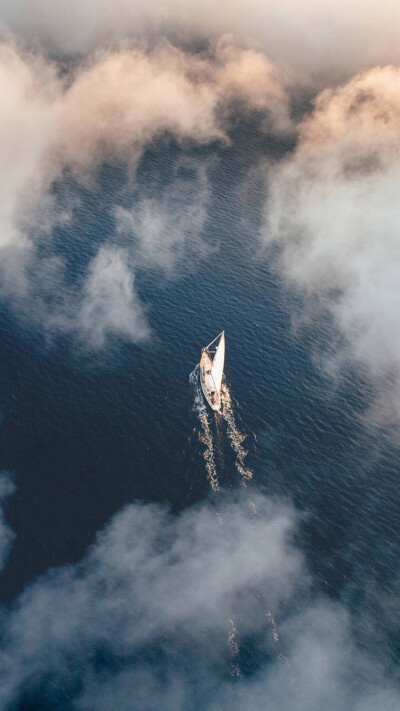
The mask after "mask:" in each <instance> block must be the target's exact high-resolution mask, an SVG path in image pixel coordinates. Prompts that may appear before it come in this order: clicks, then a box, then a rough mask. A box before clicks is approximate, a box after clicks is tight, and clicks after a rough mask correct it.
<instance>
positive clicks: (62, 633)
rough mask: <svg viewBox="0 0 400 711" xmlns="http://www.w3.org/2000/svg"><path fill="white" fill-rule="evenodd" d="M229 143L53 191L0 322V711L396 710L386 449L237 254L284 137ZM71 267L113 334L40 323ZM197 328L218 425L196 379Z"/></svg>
mask: <svg viewBox="0 0 400 711" xmlns="http://www.w3.org/2000/svg"><path fill="white" fill-rule="evenodd" d="M305 109H306V103H304V99H303V103H302V104H299V105H296V104H295V105H294V107H293V109H292V111H293V113H294V114H295V113H296V112H297V114H300V115H301V113H302V112H303V111H304V110H305ZM229 135H230V139H231V140H230V142H221V141H218V140H216V141H214V142H211V143H209V144H208V145H203V146H200V147H199V146H196V145H193V144H190V143H189V144H187V143H183V144H182V143H179V142H177V141H175V140H174V139H173V138H172V137H171V136H168V135H162V136H161V137H158V138H157V140H154V141H153V142H152V144H151V145H149V146H147V147H146V149H145V151H144V153H143V155H142V156H141V158H140V159H139V161H138V163H137V165H136V166H135V168H134V169H133V168H129V166H127V165H126V163H125V162H124V160H122V159H118V160H117V159H115V157H114V158H112V157H108V159H107V160H105V161H104V162H103V163H102V164H101V165H100V166H99V167H97V169H96V173H95V175H93V173H92V174H91V175H90V176H88V177H87V179H84V178H82V176H81V177H80V178H79V179H77V178H76V176H74V174H73V173H72V172H71V173H69V172H68V171H65V172H64V173H63V175H62V176H60V177H59V178H58V179H57V180H56V181H55V182H54V184H53V185H52V188H51V197H52V199H53V200H54V201H55V202H56V204H58V205H63V206H65V211H66V213H68V219H65V220H64V221H63V220H60V221H59V222H58V223H57V224H55V225H53V227H52V237H51V241H49V239H48V238H47V237H45V236H43V238H42V239H41V240H39V241H38V244H37V247H36V249H37V255H36V262H35V263H34V265H33V266H32V267H31V268H32V270H33V271H32V274H31V279H32V282H31V283H32V284H33V287H32V291H31V292H30V296H29V299H30V302H31V304H30V305H31V307H32V308H31V309H30V305H29V303H28V305H26V304H25V305H24V307H23V308H22V307H21V303H20V302H19V301H18V299H13V298H9V292H8V295H7V296H5V297H4V299H3V300H2V301H1V309H0V333H1V348H0V372H1V390H0V404H1V416H2V421H1V428H0V437H1V458H0V465H1V470H2V471H3V472H4V475H3V479H2V489H1V493H2V494H3V495H4V505H3V517H2V520H1V528H2V531H3V534H4V536H3V537H4V541H5V545H6V543H7V546H8V549H9V552H8V558H7V556H6V554H5V557H4V569H3V572H2V575H1V578H0V595H1V602H2V605H3V608H2V610H3V612H2V628H3V641H2V647H1V657H0V667H3V673H2V675H3V680H4V679H6V681H5V684H4V687H3V691H0V697H1V695H2V694H3V699H4V700H3V701H2V703H3V706H2V708H4V709H6V708H7V709H8V708H10V709H11V708H12V709H15V711H17V710H18V711H28V710H32V709H35V710H36V709H37V710H39V709H40V711H45V710H47V709H52V710H53V709H57V711H60V710H62V709H65V710H67V709H68V710H69V709H76V708H78V709H97V710H99V709H100V710H101V709H107V711H110V710H111V709H119V710H120V711H123V710H124V709H135V710H136V709H137V710H139V711H142V710H143V711H147V710H150V709H169V710H172V709H174V710H175V709H176V710H178V711H179V709H182V710H183V709H185V711H189V710H190V709H193V710H194V709H196V710H200V709H207V710H210V711H213V710H217V709H218V710H220V709H223V710H225V709H228V708H229V709H242V710H243V711H244V710H246V711H253V710H258V709H261V708H262V709H266V708H271V709H272V708H273V709H275V711H286V710H287V711H288V710H289V709H291V710H301V711H305V709H307V710H314V709H315V711H317V710H318V711H322V709H325V710H326V709H332V710H333V709H335V710H336V711H347V710H348V711H350V709H351V710H352V711H356V709H357V711H371V710H372V709H374V710H377V709H381V710H382V711H387V710H389V709H390V710H393V711H394V709H395V708H399V706H398V705H397V704H398V701H399V696H398V681H399V680H398V662H399V642H398V639H399V638H398V622H399V608H398V598H397V594H398V591H399V553H400V517H399V507H398V481H399V454H400V452H399V446H398V444H399V440H398V438H397V437H396V436H395V435H393V432H392V431H391V430H390V428H389V427H387V426H386V424H385V422H383V423H382V422H380V424H379V425H377V424H376V422H375V420H374V417H373V415H371V412H372V411H373V407H374V402H376V399H375V393H374V383H373V381H371V379H370V377H369V374H368V372H367V370H366V369H365V368H362V367H357V366H356V365H354V362H352V361H349V362H343V363H341V365H340V368H336V367H335V363H336V360H335V359H336V358H337V352H338V351H340V343H341V338H342V335H341V334H340V332H339V331H338V329H337V324H336V322H335V320H334V318H333V317H332V314H331V313H329V311H328V310H324V308H323V306H322V307H321V304H319V305H318V306H317V305H315V308H314V306H313V302H312V300H311V303H310V302H308V301H307V300H306V298H305V295H304V292H303V291H302V290H301V289H297V288H296V287H295V286H293V284H292V283H290V282H288V281H286V280H285V279H284V278H283V276H282V270H281V267H280V247H279V245H276V244H275V245H272V246H271V245H269V246H268V247H267V248H266V247H265V241H263V240H262V239H261V237H260V234H261V233H262V231H263V230H264V229H266V228H265V221H266V210H268V191H269V182H268V170H267V169H265V171H264V170H259V166H260V162H261V164H262V163H263V161H265V164H268V165H274V164H276V163H277V162H279V161H281V160H282V159H283V158H284V157H285V156H286V155H288V154H290V152H291V151H293V149H294V147H293V138H292V137H291V136H290V135H289V134H288V135H286V136H282V135H281V136H280V137H276V136H275V137H274V136H273V135H272V134H270V133H269V132H268V131H266V130H265V126H263V121H262V120H261V119H259V117H258V115H257V113H255V114H251V115H247V116H245V117H243V116H240V115H239V116H237V117H235V120H232V125H231V126H230V128H229ZM138 225H139V227H138ZM135 230H136V231H135ZM102 250H103V251H102ZM99 255H100V256H99ZM96 259H97V260H100V259H103V260H104V270H105V271H104V273H105V274H107V273H108V272H107V270H108V269H112V268H115V270H117V271H118V270H119V271H118V273H119V274H120V275H121V278H120V280H119V282H118V284H119V287H118V289H119V290H120V291H119V292H118V294H120V293H122V294H123V295H124V294H125V295H126V294H128V297H129V298H128V297H127V298H128V302H129V306H130V307H132V305H133V306H135V304H136V306H137V309H136V311H137V323H136V325H132V323H131V321H130V320H129V319H126V321H124V315H123V313H122V311H123V309H122V307H120V306H117V307H116V308H115V311H112V312H111V316H108V317H107V318H108V319H109V320H108V321H107V325H106V326H104V325H102V324H103V322H104V313H103V311H102V305H101V304H102V301H101V298H100V299H97V301H96V307H93V308H92V309H91V310H90V309H88V311H87V312H84V311H82V307H81V305H80V304H78V301H76V307H75V306H73V308H72V312H71V311H70V312H67V311H66V309H65V304H64V300H65V294H67V295H68V294H70V295H71V303H72V304H74V303H75V302H74V294H76V293H78V292H79V290H82V288H83V289H85V288H86V290H87V293H89V291H90V289H92V290H95V289H100V294H101V293H102V292H101V289H102V288H103V287H98V285H97V282H95V276H94V271H93V264H94V260H96ZM124 259H126V264H128V267H129V271H128V272H127V274H128V276H126V273H125V271H124V269H127V268H128V267H127V266H126V264H125V262H123V260H124ZM49 260H50V262H51V260H59V262H57V263H62V265H63V266H62V278H61V276H60V282H59V291H58V290H57V289H54V282H52V284H53V286H52V288H51V289H50V288H49V289H48V290H47V291H46V284H45V282H46V279H47V278H48V274H49V270H50V271H51V269H50V266H49ZM51 264H53V262H51ZM99 264H100V266H101V265H102V262H99V261H98V262H96V265H97V266H99ZM39 265H45V267H44V266H43V273H42V272H41V271H40V268H39ZM110 265H111V266H110ZM54 268H55V267H54ZM91 269H92V272H91V271H90V270H91ZM91 273H92V276H93V279H92V281H90V279H89V282H88V281H87V275H88V274H89V275H90V274H91ZM130 274H132V275H133V277H132V278H134V292H131V291H130V289H131V287H132V279H131V277H130V276H129V275H130ZM57 279H58V277H57ZM106 279H107V277H106ZM85 280H86V281H85ZM56 281H57V280H56ZM84 283H85V284H86V287H82V284H84ZM43 284H45V285H44V286H43ZM88 284H89V286H88ZM121 284H122V286H121ZM88 290H89V291H88ZM85 293H86V292H85ZM90 293H92V292H90ZM98 293H99V292H98V291H96V294H97V295H98ZM107 293H108V292H107ZM132 293H134V296H132ZM118 294H117V296H116V298H117V300H118V298H119V297H118ZM129 295H130V296H129ZM131 297H132V298H131ZM104 298H105V297H104ZM29 299H28V301H29ZM129 299H131V300H130V301H129ZM132 299H134V300H136V301H135V304H134V303H133V301H132ZM125 301H126V300H125ZM61 302H62V303H61ZM124 303H125V302H124ZM60 304H61V305H60ZM99 304H100V305H99ZM75 308H76V309H81V311H80V314H81V321H82V322H83V320H84V319H87V321H88V322H89V324H90V328H89V329H87V331H88V332H89V334H90V335H89V337H87V335H86V334H85V333H84V330H83V329H81V331H79V329H77V328H75V326H69V325H68V324H69V323H75V322H74V318H75V316H76V314H74V313H73V310H74V309H75ZM104 308H106V307H104ZM124 308H125V307H124ZM38 310H40V313H41V317H40V318H37V311H38ZM43 313H47V314H49V318H50V320H52V323H53V324H54V327H50V328H49V327H48V325H47V326H46V319H45V318H44V317H43ZM60 314H61V315H60ZM121 314H122V315H121ZM62 319H64V322H65V323H66V324H67V325H66V326H65V324H64V323H63V324H61V321H62ZM68 319H70V321H69V320H68ZM85 323H86V321H85ZM117 323H118V329H117V331H116V328H115V325H116V324H117ZM60 324H61V325H60ZM97 325H98V329H97ZM61 326H62V327H61ZM64 326H65V327H64ZM96 329H97V330H96ZM222 329H224V330H225V333H226V362H225V380H224V384H223V394H222V399H223V407H222V412H221V413H220V414H218V413H213V412H211V410H210V409H209V408H208V407H207V406H206V404H205V402H204V399H203V397H202V394H201V390H200V388H199V380H198V363H199V358H200V353H201V348H202V347H203V346H204V345H206V344H207V343H208V342H209V341H211V340H212V339H213V338H214V337H215V336H216V335H217V334H218V333H219V332H220V331H221V330H222ZM82 334H83V335H82ZM389 430H390V431H389ZM2 683H3V682H2Z"/></svg>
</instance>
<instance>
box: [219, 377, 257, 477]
mask: <svg viewBox="0 0 400 711" xmlns="http://www.w3.org/2000/svg"><path fill="white" fill-rule="evenodd" d="M221 403H222V408H221V414H222V417H223V418H224V420H225V422H226V425H227V433H228V437H229V439H230V442H231V445H232V449H233V451H234V452H235V454H236V469H237V470H238V472H239V474H240V477H241V484H242V486H247V482H248V481H249V480H250V479H252V477H253V472H252V471H251V469H249V468H248V467H246V466H245V464H244V460H245V458H246V456H247V450H246V449H245V448H244V447H243V442H244V440H245V439H246V435H244V434H243V433H242V432H240V430H239V429H238V427H237V425H236V422H235V416H234V414H233V406H232V399H231V395H230V392H229V388H228V386H227V384H226V382H225V381H224V382H223V384H222V388H221Z"/></svg>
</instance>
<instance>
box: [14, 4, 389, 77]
mask: <svg viewBox="0 0 400 711" xmlns="http://www.w3.org/2000/svg"><path fill="white" fill-rule="evenodd" d="M0 14H1V17H2V18H3V21H4V22H5V23H6V24H7V25H9V27H10V28H11V30H12V31H14V32H16V33H18V34H19V33H21V34H22V35H23V36H24V37H25V39H26V40H27V41H28V43H29V42H31V43H40V44H41V45H42V46H45V47H46V48H47V49H49V51H51V52H52V53H56V54H57V55H58V54H59V53H62V54H67V55H70V54H72V55H74V54H87V53H90V52H91V51H93V50H94V49H95V48H98V47H103V46H105V45H107V44H110V43H112V42H116V41H117V42H118V41H120V40H123V39H124V38H126V37H138V36H139V37H142V36H147V37H151V38H153V39H154V38H155V37H159V36H160V35H167V36H169V37H172V38H173V39H174V40H178V42H179V41H180V42H186V43H187V42H189V41H193V42H196V40H199V39H204V38H206V39H209V38H216V37H219V36H220V35H221V34H226V33H231V34H233V35H235V36H236V37H238V38H240V39H241V40H243V39H247V38H250V41H253V42H254V41H255V42H258V43H259V46H260V47H261V48H262V49H263V50H264V51H265V52H266V53H267V55H268V56H270V57H271V58H272V59H273V61H276V62H279V63H280V64H282V65H286V66H287V65H289V66H291V67H292V69H293V70H294V71H295V72H296V73H300V74H304V73H306V74H312V75H317V76H318V75H319V76H320V77H321V76H324V77H326V76H330V77H332V76H333V77H335V76H338V75H339V76H343V74H346V75H347V76H349V75H351V74H352V73H354V72H355V71H358V70H360V69H363V68H369V67H371V66H375V65H376V64H385V63H388V62H399V60H400V49H399V46H398V36H397V28H398V26H399V22H400V10H399V8H398V6H397V5H396V4H395V3H393V2H392V0H381V1H380V2H379V1H378V0H351V1H350V2H346V0H335V2H333V0H331V1H330V2H328V0H324V2H320V0H307V1H306V2H305V0H281V1H280V2H279V3H277V2H275V0H247V1H246V2H245V0H218V2H216V1H215V0H214V1H213V0H210V1H209V2H204V1H201V0H189V1H188V0H147V1H144V0H137V2H134V3H132V2H131V1H130V0H118V3H116V4H114V5H110V3H109V2H108V0H86V1H85V3H84V4H82V3H79V2H78V0H70V2H68V3H66V2H65V1H64V0H34V1H33V2H32V0H30V1H29V2H28V1H27V0H2V2H1V4H0Z"/></svg>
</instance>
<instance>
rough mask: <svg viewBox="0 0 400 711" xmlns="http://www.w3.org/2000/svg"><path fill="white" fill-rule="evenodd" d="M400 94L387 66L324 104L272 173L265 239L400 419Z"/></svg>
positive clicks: (327, 95) (399, 75)
mask: <svg viewBox="0 0 400 711" xmlns="http://www.w3.org/2000/svg"><path fill="white" fill-rule="evenodd" d="M399 90H400V71H399V69H397V68H394V67H386V68H377V69H374V70H371V71H369V72H366V73H362V74H360V75H357V76H355V77H354V78H353V79H352V80H351V81H349V82H348V83H347V84H345V85H344V86H341V87H339V88H337V89H335V90H326V91H324V92H322V93H321V94H320V95H319V97H318V98H317V99H316V102H315V108H314V111H313V112H312V114H311V115H310V116H309V117H307V118H306V119H305V121H304V122H303V123H302V124H301V126H300V137H299V142H298V145H297V148H296V150H295V152H294V153H293V154H292V155H288V156H287V158H286V160H285V161H284V162H283V163H282V164H281V165H279V166H276V168H275V169H273V170H272V173H271V185H270V196H269V200H268V208H267V226H266V230H265V238H266V240H267V241H269V242H270V241H275V242H277V243H278V244H280V245H281V247H282V266H283V270H284V274H285V275H286V277H287V278H288V279H289V280H290V282H291V283H293V284H296V285H297V286H299V287H301V288H302V289H303V290H304V292H305V293H306V294H308V295H311V296H315V295H316V296H318V297H323V301H322V302H320V303H322V304H323V307H324V308H326V309H328V311H329V312H330V314H331V315H332V317H333V319H334V322H335V324H336V326H337V328H338V329H339V331H340V332H341V333H342V334H343V335H344V337H345V347H344V348H343V346H342V347H341V348H340V351H341V353H340V354H338V355H339V356H341V357H343V355H344V357H345V358H347V360H348V359H349V358H351V359H352V360H353V361H355V362H357V363H358V364H362V366H363V367H364V369H366V371H367V372H368V373H369V374H370V375H371V376H373V377H374V379H375V380H376V382H377V383H379V382H381V385H382V387H383V388H384V389H385V388H386V384H387V383H388V382H390V387H389V390H390V391H391V396H390V395H389V390H388V391H386V392H385V395H384V399H385V401H386V402H385V407H386V409H387V407H389V409H390V416H391V417H392V416H393V414H396V416H397V417H398V416H399V414H400V406H399V404H398V403H399V402H400V398H399V396H400V328H399V323H398V318H397V315H398V313H399V311H400V295H399V289H398V284H399V283H400V232H399V214H400V213H399V207H398V199H397V195H398V191H399V187H400V171H399V157H400V155H399V144H398V132H399V128H400V102H399V95H400V94H399ZM343 352H344V353H343ZM390 400H391V402H390Z"/></svg>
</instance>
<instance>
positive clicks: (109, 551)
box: [0, 495, 399, 711]
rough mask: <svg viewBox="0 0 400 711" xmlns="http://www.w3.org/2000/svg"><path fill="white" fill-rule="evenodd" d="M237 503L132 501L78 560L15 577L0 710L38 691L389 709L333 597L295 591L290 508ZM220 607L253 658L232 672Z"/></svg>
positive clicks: (158, 702)
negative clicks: (178, 505) (18, 580)
mask: <svg viewBox="0 0 400 711" xmlns="http://www.w3.org/2000/svg"><path fill="white" fill-rule="evenodd" d="M249 503H250V502H249V500H248V499H246V498H245V497H240V498H236V499H235V498H233V499H232V498H230V499H229V498H226V499H225V500H219V502H218V505H217V506H215V505H212V504H210V503H203V504H202V505H201V506H196V507H195V508H192V509H188V510H186V511H185V512H183V513H181V514H180V515H179V516H173V515H171V514H170V513H169V512H168V510H167V509H166V508H165V507H160V506H158V505H146V504H132V505H130V506H127V507H126V508H125V509H124V510H123V511H121V512H120V513H118V514H117V515H116V516H115V517H114V518H113V520H112V521H111V523H110V524H109V525H108V526H107V527H106V529H105V530H104V531H103V532H102V533H101V534H100V535H99V536H98V537H97V540H96V542H95V544H94V545H93V546H92V548H91V549H90V550H89V552H88V554H87V556H86V557H85V558H84V559H83V561H82V562H81V563H79V564H77V565H76V566H69V567H66V568H60V569H58V570H53V571H49V573H48V574H46V575H45V576H43V577H42V578H40V579H38V580H37V581H36V582H35V583H34V584H33V585H31V586H30V587H28V588H27V589H26V591H25V592H24V593H23V595H22V596H21V597H20V598H19V600H18V601H17V603H16V605H15V607H14V609H13V610H11V611H10V612H9V613H7V615H6V616H5V618H4V621H3V637H2V642H1V648H0V669H1V671H2V678H3V683H2V685H1V689H0V699H1V704H2V708H4V709H6V708H11V706H12V705H15V704H16V703H18V701H20V700H21V699H22V698H24V699H25V701H27V700H29V699H31V701H32V700H33V699H35V703H36V704H38V703H40V699H41V694H42V692H43V690H44V689H45V694H46V698H47V700H50V702H51V703H54V704H57V703H58V702H60V700H61V699H62V700H63V704H65V702H66V699H67V698H69V699H70V700H71V708H72V707H73V708H79V709H96V711H100V710H101V709H109V708H110V707H113V708H116V707H118V708H120V709H128V708H132V704H133V705H134V707H135V708H136V709H143V710H144V709H148V708H152V707H157V708H159V709H171V708H174V709H177V710H179V709H185V711H186V710H187V709H188V708H200V709H208V710H209V711H211V710H214V709H222V708H232V709H238V710H239V709H247V710H248V709H251V711H253V710H254V711H258V709H260V710H261V709H263V708H265V703H266V699H268V700H269V702H270V703H271V704H273V706H274V707H275V708H278V709H280V711H285V710H286V709H287V710H289V709H291V710H293V709H294V710H295V711H303V710H304V711H305V710H306V709H307V711H309V709H315V710H317V709H318V711H319V709H320V708H321V707H322V706H323V707H324V708H327V709H332V710H333V709H337V708H338V707H340V709H341V710H342V711H350V710H351V711H353V709H358V710H359V711H367V709H370V708H371V707H372V705H373V704H374V703H377V701H378V700H379V702H380V704H381V705H380V708H381V709H382V711H389V710H390V709H393V708H395V705H396V704H398V702H399V694H398V690H397V689H396V688H395V686H394V685H391V683H390V682H389V681H388V680H387V679H385V676H384V673H383V671H382V668H380V667H379V666H377V663H376V660H375V661H373V662H371V661H370V660H369V659H368V656H367V654H366V653H365V652H362V651H361V650H360V649H359V648H357V644H356V642H355V640H354V638H353V635H352V629H351V619H350V617H349V615H348V614H347V613H346V612H345V610H344V608H343V607H342V606H341V605H340V604H332V603H330V602H329V601H328V600H324V599H315V598H313V597H312V596H308V595H307V594H306V591H307V589H308V588H309V584H310V579H309V576H308V575H307V572H306V570H305V567H304V562H303V560H302V556H301V555H300V553H299V552H298V551H297V550H296V548H295V547H294V545H293V542H292V539H293V534H294V531H295V525H296V516H295V514H294V512H293V510H292V508H291V507H290V506H288V505H286V504H283V503H279V502H277V501H269V500H268V499H266V498H265V497H263V496H260V495H258V496H256V497H253V503H255V504H256V507H257V510H258V515H257V516H254V513H252V511H253V509H252V508H251V507H250V505H249ZM217 513H218V516H217ZM261 593H262V594H261ZM300 593H302V594H300ZM295 599H297V602H296V603H295V602H294V601H295ZM301 600H302V601H301ZM272 615H273V616H275V618H276V619H278V626H279V634H280V637H281V642H280V644H281V645H283V646H284V654H283V656H282V654H281V647H279V649H278V648H276V644H277V642H276V637H275V635H274V634H273V629H272V628H271V616H272ZM232 619H233V620H234V629H235V644H237V645H238V649H239V650H242V651H241V652H240V651H239V656H238V657H237V660H236V661H237V664H238V665H239V674H240V665H241V664H242V663H246V660H247V655H249V654H250V650H249V649H248V648H247V650H246V644H248V640H249V639H250V638H251V639H253V646H252V650H251V655H252V656H251V658H254V655H255V659H257V660H258V662H257V664H256V668H255V669H254V670H253V672H250V671H247V673H246V675H243V676H242V677H241V676H239V679H237V680H236V681H233V680H232V681H229V676H230V674H229V672H230V664H231V654H232V649H231V647H229V646H228V643H227V641H228V636H229V634H230V631H232V629H233V628H232V624H231V623H230V620H232ZM272 619H273V617H272ZM246 640H247V641H246ZM241 655H243V656H241ZM286 658H287V659H286ZM248 661H249V660H247V663H248Z"/></svg>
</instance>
